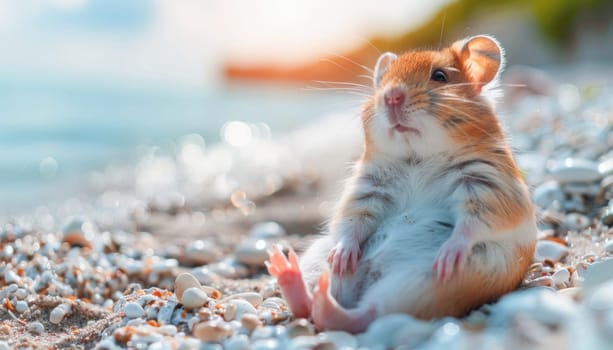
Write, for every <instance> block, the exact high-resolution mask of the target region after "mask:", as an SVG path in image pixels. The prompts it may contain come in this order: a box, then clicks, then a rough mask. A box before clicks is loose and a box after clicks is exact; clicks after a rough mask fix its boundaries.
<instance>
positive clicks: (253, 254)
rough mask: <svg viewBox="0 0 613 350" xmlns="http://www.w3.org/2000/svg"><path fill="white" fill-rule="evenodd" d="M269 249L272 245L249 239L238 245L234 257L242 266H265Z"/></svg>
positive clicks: (260, 240) (261, 240)
mask: <svg viewBox="0 0 613 350" xmlns="http://www.w3.org/2000/svg"><path fill="white" fill-rule="evenodd" d="M268 249H270V245H269V244H268V242H267V241H265V240H263V239H258V240H251V239H249V240H247V241H245V242H243V243H241V244H239V245H238V247H237V248H236V251H235V252H234V256H235V257H236V260H237V261H238V262H240V263H242V264H245V265H256V266H264V262H265V261H266V260H268Z"/></svg>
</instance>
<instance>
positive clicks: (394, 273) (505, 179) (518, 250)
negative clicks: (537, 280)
mask: <svg viewBox="0 0 613 350" xmlns="http://www.w3.org/2000/svg"><path fill="white" fill-rule="evenodd" d="M503 66H504V57H503V50H502V48H501V46H500V44H499V43H498V42H497V41H496V40H495V39H494V38H492V37H490V36H485V35H480V36H475V37H471V38H467V39H464V40H460V41H457V42H455V43H453V44H452V45H451V46H450V47H448V48H444V49H442V50H438V51H414V52H408V53H404V54H402V55H400V56H396V55H395V54H392V53H385V54H383V55H381V57H380V58H379V60H378V61H377V64H376V66H375V69H374V74H373V75H374V76H373V82H374V87H375V90H374V91H375V93H374V95H373V96H372V97H370V99H369V100H368V101H367V102H366V104H365V105H364V107H363V110H362V115H361V120H362V124H363V129H364V150H363V153H362V155H361V158H360V159H359V161H358V162H357V163H356V165H355V168H354V170H353V175H352V176H351V178H350V179H349V180H348V181H347V183H346V186H345V188H344V192H343V195H342V197H341V199H340V201H339V203H338V206H337V209H336V212H335V214H334V215H333V218H332V220H331V221H330V223H329V227H328V232H327V234H325V235H324V236H321V237H320V238H318V239H317V240H315V241H314V242H313V244H312V245H311V246H310V248H308V249H307V250H306V251H305V253H304V254H303V255H302V256H301V257H300V262H299V261H298V260H299V259H298V257H297V256H296V253H294V251H293V250H290V252H289V256H288V257H286V256H285V255H284V254H283V253H282V252H281V250H280V249H279V248H278V247H277V248H275V249H273V250H271V251H270V252H269V261H267V263H266V265H267V267H268V271H269V273H270V274H271V275H273V276H275V277H276V279H277V281H278V284H279V286H280V288H281V291H282V293H283V295H284V297H285V298H286V300H287V302H288V305H289V307H290V309H291V311H292V312H293V314H294V316H295V317H309V316H311V317H312V320H313V322H314V324H315V326H316V327H317V328H318V329H320V330H344V331H348V332H354V333H356V332H361V331H364V330H365V329H366V328H367V327H368V325H369V324H370V323H371V322H372V321H373V320H375V319H376V318H377V317H379V316H381V315H385V314H391V313H407V314H410V315H412V316H414V317H417V318H421V319H432V318H438V317H444V316H454V317H459V316H462V315H464V314H466V313H467V312H468V311H470V310H471V309H473V308H475V307H478V306H480V305H482V304H484V303H487V302H492V301H495V300H496V299H498V298H499V297H500V296H501V295H503V294H505V293H507V292H510V291H512V290H513V289H515V288H517V287H518V286H519V284H520V283H521V280H522V278H523V276H524V274H525V272H526V270H527V269H528V266H529V265H530V264H531V262H532V256H533V253H534V245H535V241H536V233H537V228H536V219H535V213H534V208H533V205H532V203H531V199H530V195H529V191H528V188H527V186H526V184H525V182H524V181H523V179H522V175H521V172H520V170H519V169H518V167H517V165H516V164H515V162H514V160H513V157H512V154H511V151H510V149H509V146H508V144H507V142H506V140H505V136H504V134H503V130H502V127H501V125H500V122H499V120H498V118H497V117H496V114H495V111H494V108H493V105H492V103H491V101H490V100H488V99H487V98H486V97H485V93H484V90H487V89H489V88H491V87H492V86H495V85H496V81H497V78H498V76H499V74H500V71H501V70H502V67H503Z"/></svg>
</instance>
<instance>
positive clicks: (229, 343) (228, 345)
mask: <svg viewBox="0 0 613 350" xmlns="http://www.w3.org/2000/svg"><path fill="white" fill-rule="evenodd" d="M223 345H224V349H226V350H249V349H251V345H250V343H249V337H248V336H246V335H244V334H237V335H234V336H232V337H231V338H230V339H228V340H226V341H224V344H223Z"/></svg>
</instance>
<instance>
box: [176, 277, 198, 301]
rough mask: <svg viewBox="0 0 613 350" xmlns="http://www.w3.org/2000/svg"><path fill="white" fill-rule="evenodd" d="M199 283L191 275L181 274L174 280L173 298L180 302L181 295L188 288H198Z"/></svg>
mask: <svg viewBox="0 0 613 350" xmlns="http://www.w3.org/2000/svg"><path fill="white" fill-rule="evenodd" d="M200 287H201V285H200V282H199V281H198V279H196V277H195V276H194V275H192V274H191V273H187V272H183V273H182V274H180V275H179V276H177V278H176V279H175V296H176V297H177V300H178V301H179V302H182V298H183V293H184V292H185V290H186V289H188V288H200Z"/></svg>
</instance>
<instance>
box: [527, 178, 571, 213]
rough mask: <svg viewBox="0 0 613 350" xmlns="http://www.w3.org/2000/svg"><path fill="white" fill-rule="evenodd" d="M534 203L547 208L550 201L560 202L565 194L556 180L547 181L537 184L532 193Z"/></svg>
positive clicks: (564, 197)
mask: <svg viewBox="0 0 613 350" xmlns="http://www.w3.org/2000/svg"><path fill="white" fill-rule="evenodd" d="M532 199H533V200H534V203H535V204H536V205H537V206H539V207H541V208H548V207H549V206H550V205H551V204H552V203H554V202H558V203H562V202H563V201H564V200H565V199H566V195H565V194H564V192H562V189H561V188H560V184H559V183H558V182H557V181H547V182H544V183H542V184H540V185H538V186H537V187H536V188H535V189H534V192H533V193H532Z"/></svg>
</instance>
